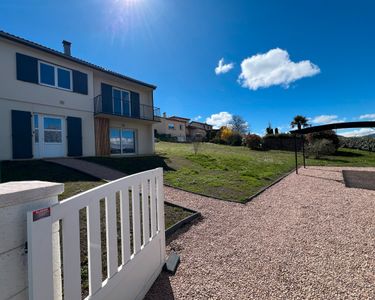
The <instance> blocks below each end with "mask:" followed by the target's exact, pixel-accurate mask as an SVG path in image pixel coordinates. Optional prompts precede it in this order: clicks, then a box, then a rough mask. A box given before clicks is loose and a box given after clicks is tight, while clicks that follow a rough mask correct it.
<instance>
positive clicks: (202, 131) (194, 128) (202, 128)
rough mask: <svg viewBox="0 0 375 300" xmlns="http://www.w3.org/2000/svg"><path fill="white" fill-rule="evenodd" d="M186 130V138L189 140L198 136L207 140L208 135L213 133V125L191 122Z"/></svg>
mask: <svg viewBox="0 0 375 300" xmlns="http://www.w3.org/2000/svg"><path fill="white" fill-rule="evenodd" d="M186 129H187V131H186V136H187V138H188V139H189V140H191V139H193V138H194V137H196V136H200V137H202V138H206V137H207V136H208V133H209V132H211V131H212V125H209V124H207V123H202V122H197V121H191V122H190V123H189V124H188V125H187V126H186Z"/></svg>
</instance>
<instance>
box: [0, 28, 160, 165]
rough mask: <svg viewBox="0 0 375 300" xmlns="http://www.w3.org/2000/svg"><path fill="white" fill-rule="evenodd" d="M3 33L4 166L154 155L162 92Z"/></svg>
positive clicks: (0, 124) (0, 120)
mask: <svg viewBox="0 0 375 300" xmlns="http://www.w3.org/2000/svg"><path fill="white" fill-rule="evenodd" d="M63 44H64V52H59V51H55V50H53V49H50V48H47V47H44V46H42V45H39V44H35V43H33V42H30V41H27V40H24V39H22V38H19V37H16V36H13V35H10V34H8V33H5V32H0V65H1V69H0V139H1V141H2V143H1V144H0V160H7V159H30V158H45V157H64V156H94V155H147V154H153V153H154V138H153V128H152V126H153V124H154V123H157V122H158V117H157V115H158V114H159V112H158V109H156V108H154V106H153V105H154V104H153V91H154V89H155V88H156V87H155V86H153V85H151V84H147V83H144V82H141V81H138V80H135V79H132V78H129V77H127V76H124V75H121V74H118V73H115V72H112V71H109V70H106V69H103V68H101V67H99V66H96V65H94V64H91V63H88V62H85V61H83V60H80V59H77V58H75V57H73V56H72V55H71V53H70V43H69V42H66V41H64V42H63Z"/></svg>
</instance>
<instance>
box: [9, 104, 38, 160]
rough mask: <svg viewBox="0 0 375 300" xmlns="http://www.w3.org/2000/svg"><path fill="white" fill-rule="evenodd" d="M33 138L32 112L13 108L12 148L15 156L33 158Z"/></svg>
mask: <svg viewBox="0 0 375 300" xmlns="http://www.w3.org/2000/svg"><path fill="white" fill-rule="evenodd" d="M32 142H33V139H32V130H31V113H30V112H28V111H20V110H12V150H13V158H14V159H16V158H32V157H33V144H32Z"/></svg>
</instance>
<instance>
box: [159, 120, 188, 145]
mask: <svg viewBox="0 0 375 300" xmlns="http://www.w3.org/2000/svg"><path fill="white" fill-rule="evenodd" d="M189 121H190V119H187V118H182V117H177V116H171V117H167V115H166V113H163V117H161V118H160V123H156V124H154V130H155V132H156V133H157V134H166V135H170V136H171V137H175V138H177V141H178V142H186V127H187V126H188V124H189Z"/></svg>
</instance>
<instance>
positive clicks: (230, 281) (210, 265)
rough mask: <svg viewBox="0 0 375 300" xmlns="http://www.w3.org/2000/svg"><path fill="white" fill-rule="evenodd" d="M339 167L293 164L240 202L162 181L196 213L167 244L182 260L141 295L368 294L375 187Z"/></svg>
mask: <svg viewBox="0 0 375 300" xmlns="http://www.w3.org/2000/svg"><path fill="white" fill-rule="evenodd" d="M345 169H353V170H359V169H361V168H345ZM341 170H342V168H324V167H309V168H308V169H305V170H304V169H300V175H295V174H291V175H289V176H288V177H286V178H285V179H284V180H282V181H280V182H279V183H278V184H276V185H275V186H273V187H272V188H270V189H269V190H267V191H266V192H264V193H263V194H261V195H260V196H259V197H257V198H255V199H254V200H253V201H251V202H249V203H248V204H247V205H241V204H236V203H230V202H225V201H218V200H214V199H210V198H205V197H201V196H197V195H194V194H190V193H187V192H183V191H179V190H175V189H171V188H165V195H166V199H167V200H168V201H171V202H174V203H177V204H181V205H184V206H187V207H190V208H192V209H195V210H199V211H200V212H201V213H202V215H203V219H202V220H201V221H199V222H197V223H195V224H194V225H192V226H191V227H190V229H189V230H185V231H184V232H182V233H180V234H179V235H178V236H177V238H176V239H174V240H173V241H172V242H171V243H170V244H169V247H168V248H169V249H175V250H176V251H178V253H179V254H180V256H181V264H180V266H179V268H178V271H177V273H176V275H175V276H168V275H167V274H165V273H162V274H161V275H160V276H159V278H158V279H157V281H156V282H155V284H154V285H153V287H152V288H151V290H150V291H149V293H148V295H147V296H146V299H153V300H154V299H163V300H169V299H375V191H370V190H363V189H355V188H346V187H345V186H344V184H343V182H342V180H343V178H342V173H341ZM367 170H373V171H374V170H375V168H367Z"/></svg>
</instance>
